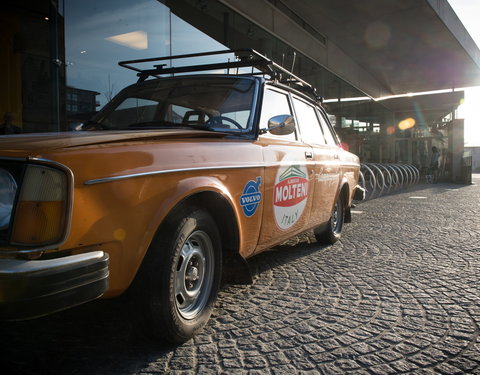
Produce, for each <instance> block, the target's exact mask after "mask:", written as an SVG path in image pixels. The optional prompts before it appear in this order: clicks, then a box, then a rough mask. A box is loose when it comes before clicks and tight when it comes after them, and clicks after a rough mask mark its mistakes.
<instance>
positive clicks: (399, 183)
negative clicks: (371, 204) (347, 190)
mask: <svg viewBox="0 0 480 375" xmlns="http://www.w3.org/2000/svg"><path fill="white" fill-rule="evenodd" d="M419 181H420V171H419V169H418V168H417V167H415V166H414V165H411V164H386V163H362V164H360V173H359V177H358V183H359V185H360V186H361V187H363V188H364V189H365V199H364V200H370V199H375V198H380V197H381V196H384V195H387V194H392V193H395V192H397V191H399V190H402V189H404V190H406V189H408V188H409V187H411V186H413V185H415V184H418V183H419Z"/></svg>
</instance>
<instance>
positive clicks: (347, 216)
mask: <svg viewBox="0 0 480 375" xmlns="http://www.w3.org/2000/svg"><path fill="white" fill-rule="evenodd" d="M339 196H340V198H341V199H342V202H343V207H344V223H351V222H352V212H351V207H350V205H349V204H348V203H349V202H350V186H349V184H348V181H347V180H346V179H345V180H343V181H342V183H341V184H340V189H339Z"/></svg>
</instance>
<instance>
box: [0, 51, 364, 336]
mask: <svg viewBox="0 0 480 375" xmlns="http://www.w3.org/2000/svg"><path fill="white" fill-rule="evenodd" d="M222 53H223V54H226V53H228V54H235V58H234V59H233V60H232V61H229V62H226V63H210V64H203V65H193V66H192V65H190V66H179V67H166V66H165V65H156V66H154V67H153V68H152V69H143V70H142V69H140V68H138V64H145V63H150V62H153V61H162V60H169V61H180V59H186V58H188V59H192V58H193V59H194V58H198V57H205V56H217V55H220V54H222ZM120 65H122V66H124V67H126V68H129V69H132V70H134V71H137V72H138V76H139V80H138V82H137V83H136V84H134V85H131V86H129V87H127V88H125V89H124V90H122V91H121V92H120V93H119V94H118V95H117V96H116V97H115V98H114V99H113V100H112V101H111V102H110V103H108V104H107V105H106V106H105V107H104V108H103V109H102V110H101V111H100V112H99V113H98V114H97V115H96V116H95V117H94V118H92V119H91V120H90V121H89V122H87V123H85V124H82V125H81V126H80V127H79V131H74V132H64V133H42V134H23V135H9V136H3V137H0V150H1V151H0V317H1V318H2V319H4V320H20V319H28V318H33V317H37V316H41V315H45V314H49V313H52V312H55V311H58V310H61V309H65V308H68V307H72V306H74V305H78V304H80V303H83V302H86V301H89V300H92V299H95V298H97V297H99V296H103V297H113V296H118V295H120V294H121V293H123V292H125V291H126V290H127V289H129V288H130V289H131V290H132V300H133V303H132V305H133V306H134V309H135V310H136V312H137V313H138V314H139V320H141V321H142V322H143V324H144V325H145V327H146V328H147V329H148V331H149V332H150V333H151V334H153V335H154V336H156V337H160V338H162V339H164V340H167V341H170V342H173V343H179V342H183V341H186V340H188V339H189V338H191V337H192V336H193V335H194V334H195V333H196V332H197V331H198V330H200V329H201V328H202V327H203V326H204V325H205V324H206V323H207V321H208V319H209V317H210V314H211V311H212V307H213V304H214V302H215V299H216V296H217V292H218V289H219V286H220V283H221V281H222V279H223V280H224V281H225V282H251V276H250V274H249V271H248V265H247V263H246V261H245V259H247V258H249V257H251V256H253V255H255V254H257V253H259V252H261V251H263V250H265V249H268V248H270V247H272V246H274V245H276V244H278V243H280V242H282V241H284V240H286V239H288V238H289V237H292V236H294V235H296V234H299V233H301V232H304V231H306V230H311V229H313V230H314V233H315V236H316V238H317V239H318V240H319V241H321V242H324V243H333V242H335V241H336V240H337V239H338V238H339V237H340V234H341V231H342V227H343V224H344V223H345V222H348V221H350V219H351V215H350V208H351V205H352V200H353V199H354V198H355V199H361V198H362V195H363V189H362V188H360V187H359V186H358V185H357V182H358V174H359V159H358V157H357V156H355V155H353V154H351V153H349V152H347V151H345V150H343V149H342V148H341V147H340V146H339V140H338V138H337V136H336V134H335V132H334V130H333V128H332V126H331V124H330V123H329V120H328V117H327V115H326V113H325V111H324V110H323V109H322V107H321V105H320V101H319V98H317V97H316V95H315V91H314V89H313V88H312V87H311V86H310V85H308V84H307V83H306V82H304V81H302V80H301V79H300V78H298V77H296V76H294V75H293V74H291V73H289V72H288V71H287V70H285V69H284V68H282V67H281V66H279V65H277V64H275V63H274V62H272V61H271V60H269V59H268V58H266V57H264V56H262V55H260V54H258V53H257V52H255V51H253V50H237V51H221V52H212V53H204V54H190V55H181V56H169V57H168V58H158V59H144V60H136V61H127V62H121V63H120ZM245 67H251V72H250V73H249V74H242V73H239V72H240V70H241V69H243V70H244V68H245ZM211 70H216V71H218V70H221V71H223V72H224V73H223V74H206V73H198V72H202V71H211ZM232 70H233V71H235V74H232V73H231V71H232ZM192 72H195V74H193V73H192ZM185 73H189V74H185Z"/></svg>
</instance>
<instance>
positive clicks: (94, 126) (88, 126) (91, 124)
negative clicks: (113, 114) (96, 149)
mask: <svg viewBox="0 0 480 375" xmlns="http://www.w3.org/2000/svg"><path fill="white" fill-rule="evenodd" d="M109 129H110V128H109V127H108V126H106V125H105V124H101V123H99V122H97V121H92V120H88V121H87V122H85V123H84V124H82V125H81V127H80V129H79V130H80V131H90V130H109Z"/></svg>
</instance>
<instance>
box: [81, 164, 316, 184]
mask: <svg viewBox="0 0 480 375" xmlns="http://www.w3.org/2000/svg"><path fill="white" fill-rule="evenodd" d="M299 164H300V165H314V164H315V162H313V161H311V162H292V161H289V162H288V163H272V164H268V163H262V164H251V165H223V166H222V165H217V166H212V167H197V168H179V169H166V170H163V171H151V172H143V173H132V174H127V175H121V176H112V177H104V178H96V179H93V180H87V181H85V182H84V184H85V185H95V184H102V183H105V182H112V181H119V180H127V179H130V178H136V177H144V176H155V175H161V174H167V173H180V172H192V171H212V170H216V169H247V168H265V167H275V166H284V165H299Z"/></svg>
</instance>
